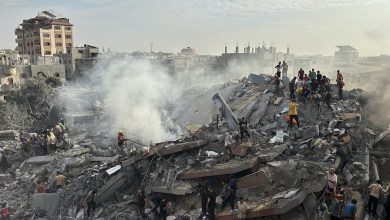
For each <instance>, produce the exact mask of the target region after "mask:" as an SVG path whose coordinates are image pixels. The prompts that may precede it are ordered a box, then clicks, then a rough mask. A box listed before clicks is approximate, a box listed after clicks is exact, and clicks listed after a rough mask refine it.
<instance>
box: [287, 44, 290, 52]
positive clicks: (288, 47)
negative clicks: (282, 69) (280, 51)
mask: <svg viewBox="0 0 390 220" xmlns="http://www.w3.org/2000/svg"><path fill="white" fill-rule="evenodd" d="M287 54H290V44H287Z"/></svg>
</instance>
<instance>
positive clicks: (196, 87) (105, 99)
mask: <svg viewBox="0 0 390 220" xmlns="http://www.w3.org/2000/svg"><path fill="white" fill-rule="evenodd" d="M235 64H236V63H235V62H232V63H231V67H229V68H227V71H226V72H224V73H219V72H216V71H213V70H211V68H210V67H208V66H200V67H198V68H195V69H191V70H186V71H181V72H177V73H175V75H174V76H173V75H172V74H171V73H169V71H168V70H167V69H166V67H164V66H162V65H159V64H157V63H156V61H155V60H148V59H137V58H132V57H130V56H125V55H111V56H103V57H102V58H101V59H100V60H99V62H98V63H97V64H96V65H95V66H94V68H92V69H91V71H89V72H88V73H86V74H85V75H86V80H84V84H82V85H81V84H80V83H78V84H74V85H72V86H71V88H68V89H66V91H64V92H63V94H66V97H71V98H66V99H65V101H63V102H64V103H65V104H66V105H67V106H68V107H67V110H69V111H77V112H80V111H82V110H87V109H86V107H82V105H81V104H82V103H94V102H95V100H92V99H94V98H91V97H93V96H88V97H87V96H85V97H80V96H79V95H78V94H76V93H72V91H73V90H75V91H79V90H80V89H81V88H85V87H89V88H91V89H92V90H93V91H95V94H96V95H95V96H97V97H99V98H98V99H99V100H101V102H102V103H103V106H104V117H101V119H100V120H99V121H98V122H99V123H97V125H96V127H95V128H96V129H99V130H102V131H104V132H105V133H107V134H108V135H109V136H112V137H115V135H116V133H117V132H118V130H120V129H123V130H124V132H125V135H126V136H127V137H129V138H132V139H137V140H139V141H142V142H143V143H145V144H148V143H150V142H160V141H165V140H169V139H174V138H175V137H177V136H178V135H179V134H182V133H183V131H184V130H185V129H184V127H185V126H184V125H185V123H186V122H189V121H190V122H193V123H195V124H203V123H207V122H209V121H210V120H211V117H212V114H213V111H215V110H216V109H214V106H213V102H212V100H211V97H212V95H213V94H215V93H216V92H219V91H220V87H221V86H218V84H220V85H221V84H223V83H225V82H227V81H233V80H237V79H240V78H242V77H243V76H246V75H248V67H242V66H241V68H240V65H235ZM240 69H241V70H240ZM242 69H245V71H242ZM249 69H250V68H249ZM216 85H217V86H216ZM225 92H226V91H225ZM75 98H76V99H75ZM78 98H80V99H84V100H87V101H88V102H81V101H80V99H78ZM74 100H78V101H77V102H75V101H74ZM72 107H73V108H72ZM72 109H73V110H72ZM75 109H76V110H75ZM80 109H82V110H80Z"/></svg>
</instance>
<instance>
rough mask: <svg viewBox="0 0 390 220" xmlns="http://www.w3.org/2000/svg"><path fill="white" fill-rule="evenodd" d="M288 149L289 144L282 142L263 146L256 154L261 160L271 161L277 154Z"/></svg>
mask: <svg viewBox="0 0 390 220" xmlns="http://www.w3.org/2000/svg"><path fill="white" fill-rule="evenodd" d="M286 149H287V144H280V145H275V146H271V147H268V148H261V149H260V150H259V151H258V152H257V153H256V155H257V156H258V158H259V162H262V163H263V162H269V161H272V160H274V159H275V158H276V157H277V156H279V155H280V154H282V153H283V152H284V151H285V150H286Z"/></svg>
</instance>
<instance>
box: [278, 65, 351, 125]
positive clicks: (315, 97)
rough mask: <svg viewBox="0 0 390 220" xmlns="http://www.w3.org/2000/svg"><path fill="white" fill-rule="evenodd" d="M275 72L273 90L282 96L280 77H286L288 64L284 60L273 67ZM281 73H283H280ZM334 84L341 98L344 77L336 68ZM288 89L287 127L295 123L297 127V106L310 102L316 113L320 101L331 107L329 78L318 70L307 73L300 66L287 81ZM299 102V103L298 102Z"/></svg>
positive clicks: (318, 109) (318, 112) (319, 109)
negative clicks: (296, 72)
mask: <svg viewBox="0 0 390 220" xmlns="http://www.w3.org/2000/svg"><path fill="white" fill-rule="evenodd" d="M275 68H276V73H275V75H274V77H273V84H274V92H275V94H276V95H277V96H283V95H284V94H283V89H282V81H283V80H282V79H283V78H282V77H287V70H288V65H287V63H286V62H285V61H283V63H281V62H279V64H278V65H277V66H276V67H275ZM281 73H283V75H281ZM336 86H337V89H338V98H339V100H343V98H344V97H343V88H344V86H345V83H344V77H343V75H342V74H341V72H340V70H337V74H336ZM288 89H289V92H290V94H289V96H290V97H289V98H290V104H289V113H288V116H289V117H288V120H289V127H290V128H291V127H292V125H297V126H298V127H299V118H298V106H299V105H302V107H303V108H305V106H306V105H308V104H310V106H313V107H314V108H313V109H315V110H316V111H317V115H318V116H319V115H320V112H321V109H322V105H323V104H322V103H324V104H325V106H326V107H327V108H328V109H331V102H332V99H333V97H332V86H331V81H330V79H329V78H328V77H327V76H326V75H325V74H322V73H321V71H320V70H317V71H316V70H315V69H311V70H310V71H309V73H308V74H306V73H305V71H304V70H303V69H302V68H300V70H299V71H298V74H297V76H294V77H293V78H292V79H291V80H290V82H289V83H288ZM298 103H299V104H298Z"/></svg>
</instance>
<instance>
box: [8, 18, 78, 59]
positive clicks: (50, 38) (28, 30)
mask: <svg viewBox="0 0 390 220" xmlns="http://www.w3.org/2000/svg"><path fill="white" fill-rule="evenodd" d="M72 26H73V25H72V24H71V23H69V19H68V18H65V17H62V16H59V15H56V14H55V13H54V12H49V11H42V12H41V13H39V14H38V15H37V16H36V17H34V18H30V19H27V20H23V23H22V24H20V26H19V27H18V28H16V29H15V35H16V43H17V51H18V52H19V54H24V55H30V56H34V55H40V56H52V55H54V54H66V53H70V51H71V48H72V46H73V34H72Z"/></svg>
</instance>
